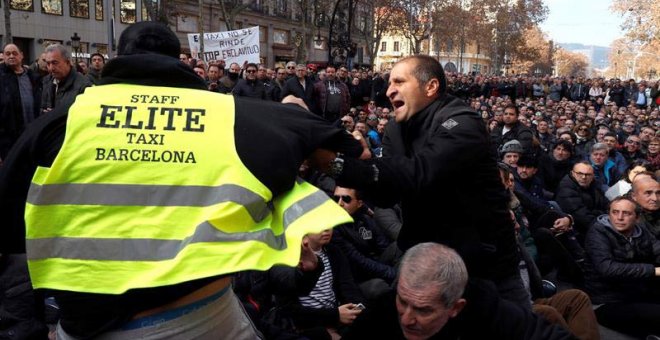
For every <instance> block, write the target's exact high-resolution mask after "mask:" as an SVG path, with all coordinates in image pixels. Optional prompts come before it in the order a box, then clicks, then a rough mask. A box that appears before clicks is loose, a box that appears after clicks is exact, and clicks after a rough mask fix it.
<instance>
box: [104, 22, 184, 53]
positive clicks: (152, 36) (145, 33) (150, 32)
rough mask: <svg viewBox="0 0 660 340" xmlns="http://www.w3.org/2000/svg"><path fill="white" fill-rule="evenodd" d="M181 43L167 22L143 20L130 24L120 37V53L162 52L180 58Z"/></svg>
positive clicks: (118, 50) (118, 51)
mask: <svg viewBox="0 0 660 340" xmlns="http://www.w3.org/2000/svg"><path fill="white" fill-rule="evenodd" d="M180 52H181V43H180V42H179V38H177V37H176V35H175V34H174V32H172V30H171V29H170V28H169V27H167V26H166V25H165V24H162V23H159V22H154V21H141V22H138V23H135V24H132V25H130V26H128V28H126V29H125V30H124V32H123V33H122V34H121V36H120V37H119V43H118V47H117V54H118V55H132V54H162V55H166V56H169V57H172V58H176V59H179V54H180Z"/></svg>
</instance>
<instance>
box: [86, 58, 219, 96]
mask: <svg viewBox="0 0 660 340" xmlns="http://www.w3.org/2000/svg"><path fill="white" fill-rule="evenodd" d="M99 83H100V85H107V84H117V83H125V84H136V85H147V86H170V87H183V88H193V89H200V90H206V89H207V88H206V84H205V82H204V80H203V79H202V78H200V77H199V76H198V75H197V74H195V72H194V71H193V70H192V68H190V67H189V66H187V65H185V64H184V63H182V62H180V61H179V60H178V59H175V58H172V57H168V56H164V55H160V54H134V55H126V56H120V57H117V58H115V59H112V60H110V61H109V62H108V63H107V64H106V65H105V67H103V73H102V78H101V81H100V82H99Z"/></svg>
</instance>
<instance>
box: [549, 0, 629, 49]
mask: <svg viewBox="0 0 660 340" xmlns="http://www.w3.org/2000/svg"><path fill="white" fill-rule="evenodd" d="M544 2H545V4H546V5H547V6H548V9H549V10H550V12H549V13H548V18H547V19H546V20H545V22H543V23H542V24H541V30H543V31H544V32H545V33H547V34H548V36H549V38H550V39H553V40H554V41H555V42H559V43H581V44H585V45H595V46H603V47H609V46H610V44H611V43H612V41H614V40H615V39H617V38H620V37H622V36H623V33H622V31H621V28H620V25H621V23H622V22H623V18H622V17H621V16H619V15H616V14H613V13H612V11H610V9H609V7H610V4H611V1H610V0H545V1H544Z"/></svg>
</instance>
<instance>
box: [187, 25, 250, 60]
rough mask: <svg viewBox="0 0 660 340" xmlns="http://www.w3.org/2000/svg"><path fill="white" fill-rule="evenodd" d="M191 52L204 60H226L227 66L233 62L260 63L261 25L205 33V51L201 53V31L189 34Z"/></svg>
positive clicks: (194, 56) (193, 55)
mask: <svg viewBox="0 0 660 340" xmlns="http://www.w3.org/2000/svg"><path fill="white" fill-rule="evenodd" d="M188 44H189V46H190V54H191V55H192V57H193V58H196V59H202V60H204V61H211V60H221V59H222V60H224V61H225V64H226V65H227V67H229V65H230V64H231V63H238V64H239V65H243V63H244V62H245V61H247V62H248V63H256V64H258V63H259V26H255V27H250V28H244V29H240V30H235V31H227V32H215V33H204V53H202V56H200V55H199V33H197V34H188Z"/></svg>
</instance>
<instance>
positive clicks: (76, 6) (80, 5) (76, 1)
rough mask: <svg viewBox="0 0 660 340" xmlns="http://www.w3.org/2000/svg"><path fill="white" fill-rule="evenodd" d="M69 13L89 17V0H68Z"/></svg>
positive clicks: (78, 16)
mask: <svg viewBox="0 0 660 340" xmlns="http://www.w3.org/2000/svg"><path fill="white" fill-rule="evenodd" d="M69 15H71V16H72V17H74V18H85V19H89V0H69Z"/></svg>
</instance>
